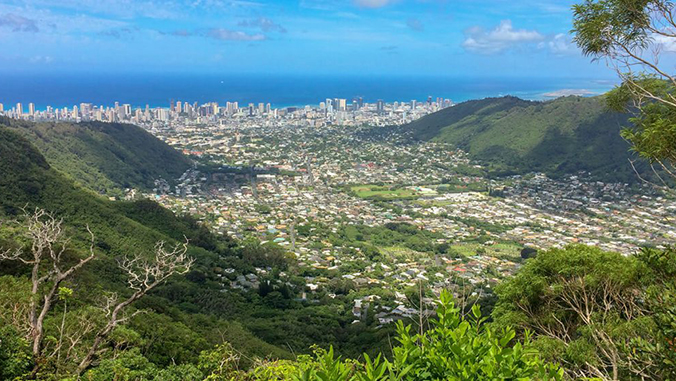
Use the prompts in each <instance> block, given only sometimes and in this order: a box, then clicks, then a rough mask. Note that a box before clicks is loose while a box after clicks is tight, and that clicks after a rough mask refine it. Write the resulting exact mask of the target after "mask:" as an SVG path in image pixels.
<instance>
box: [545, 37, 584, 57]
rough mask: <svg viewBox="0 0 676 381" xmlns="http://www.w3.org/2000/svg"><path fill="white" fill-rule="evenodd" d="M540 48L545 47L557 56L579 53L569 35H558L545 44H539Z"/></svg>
mask: <svg viewBox="0 0 676 381" xmlns="http://www.w3.org/2000/svg"><path fill="white" fill-rule="evenodd" d="M540 47H547V48H549V51H551V52H552V53H553V54H555V55H558V56H565V55H574V54H578V53H579V49H578V48H577V46H576V45H575V44H574V43H573V41H572V39H571V38H570V36H569V35H567V34H563V33H559V34H557V35H556V36H554V37H553V38H552V39H551V40H549V41H547V43H546V44H545V43H542V44H540Z"/></svg>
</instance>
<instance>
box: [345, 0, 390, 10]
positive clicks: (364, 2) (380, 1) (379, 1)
mask: <svg viewBox="0 0 676 381" xmlns="http://www.w3.org/2000/svg"><path fill="white" fill-rule="evenodd" d="M353 1H354V3H355V4H356V5H357V6H359V7H362V8H382V7H384V6H386V5H390V4H392V3H393V2H394V1H393V0H353Z"/></svg>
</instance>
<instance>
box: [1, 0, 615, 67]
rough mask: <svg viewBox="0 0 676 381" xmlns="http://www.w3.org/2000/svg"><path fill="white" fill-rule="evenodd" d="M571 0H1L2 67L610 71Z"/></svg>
mask: <svg viewBox="0 0 676 381" xmlns="http://www.w3.org/2000/svg"><path fill="white" fill-rule="evenodd" d="M572 4H574V1H568V0H518V1H516V0H483V1H479V0H476V1H475V0H342V1H338V0H295V1H292V0H280V1H268V0H191V1H174V0H169V1H155V0H151V1H148V0H61V1H48V0H25V1H19V0H1V1H0V71H2V72H5V73H7V72H44V73H50V72H62V71H85V70H86V71H90V72H122V73H123V72H144V71H152V72H158V71H159V72H162V71H166V72H185V73H202V72H205V73H208V72H218V73H270V74H287V73H294V74H327V75H331V74H365V75H374V74H382V75H407V76H410V75H449V76H481V77H491V76H494V77H523V76H529V77H532V76H535V77H538V76H542V77H552V76H553V77H558V78H567V77H574V78H580V77H584V78H613V77H614V75H613V73H611V72H610V71H609V70H608V69H607V68H606V66H605V64H603V63H591V62H590V59H589V58H586V57H582V56H581V55H580V53H579V50H578V49H577V48H576V47H575V46H574V45H573V44H572V42H571V37H570V34H569V31H570V29H571V27H572V26H571V10H570V7H571V5H572Z"/></svg>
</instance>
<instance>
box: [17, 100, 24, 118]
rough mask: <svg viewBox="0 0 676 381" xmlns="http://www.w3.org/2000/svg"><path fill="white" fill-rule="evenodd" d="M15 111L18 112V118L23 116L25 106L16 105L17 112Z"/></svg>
mask: <svg viewBox="0 0 676 381" xmlns="http://www.w3.org/2000/svg"><path fill="white" fill-rule="evenodd" d="M15 111H16V114H17V115H18V116H21V115H23V106H22V105H21V103H17V104H16V110H15Z"/></svg>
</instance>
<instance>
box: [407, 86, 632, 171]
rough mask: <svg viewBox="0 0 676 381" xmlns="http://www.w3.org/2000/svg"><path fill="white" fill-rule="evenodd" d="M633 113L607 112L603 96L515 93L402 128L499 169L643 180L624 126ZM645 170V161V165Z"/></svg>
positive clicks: (467, 104)
mask: <svg viewBox="0 0 676 381" xmlns="http://www.w3.org/2000/svg"><path fill="white" fill-rule="evenodd" d="M628 125H629V121H628V116H627V115H623V114H618V113H613V112H610V111H608V110H607V108H606V106H605V102H604V99H603V97H593V98H583V97H576V96H571V97H563V98H558V99H555V100H551V101H545V102H535V101H525V100H522V99H519V98H515V97H502V98H487V99H482V100H475V101H468V102H464V103H460V104H458V105H456V106H453V107H450V108H447V109H444V110H441V111H438V112H436V113H433V114H430V115H428V116H425V117H423V118H421V119H419V120H417V121H415V122H412V123H410V124H408V125H405V126H403V127H401V128H400V131H404V132H408V133H410V134H411V135H412V136H413V138H414V139H416V140H432V141H440V142H445V143H449V144H453V145H455V146H457V147H458V148H461V149H463V150H465V151H467V152H468V153H469V154H470V155H471V157H472V158H474V159H477V160H480V161H483V162H486V163H489V164H491V165H492V166H494V167H495V169H497V172H498V173H502V174H516V173H526V172H544V173H546V174H548V175H550V176H552V177H560V176H561V175H564V174H571V173H576V172H579V171H586V172H590V173H591V174H592V175H594V176H597V177H599V178H601V179H606V180H611V181H622V182H635V181H638V178H637V176H636V174H635V173H634V171H633V169H632V168H631V165H630V164H629V162H628V159H630V158H632V157H633V154H632V153H631V152H630V150H629V149H630V146H629V143H627V142H626V141H625V140H624V139H622V137H621V136H620V130H621V129H622V128H623V127H626V126H628ZM640 168H641V170H644V169H645V164H642V166H640Z"/></svg>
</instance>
